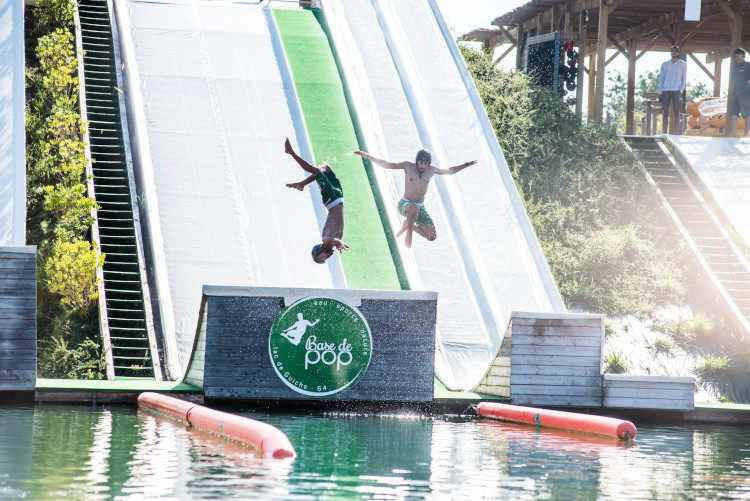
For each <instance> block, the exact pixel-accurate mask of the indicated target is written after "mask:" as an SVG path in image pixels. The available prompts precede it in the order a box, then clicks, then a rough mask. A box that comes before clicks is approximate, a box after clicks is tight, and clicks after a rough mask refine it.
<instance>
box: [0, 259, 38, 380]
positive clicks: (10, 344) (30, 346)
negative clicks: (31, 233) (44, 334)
mask: <svg viewBox="0 0 750 501" xmlns="http://www.w3.org/2000/svg"><path fill="white" fill-rule="evenodd" d="M35 387H36V247H0V391H2V390H11V391H26V390H29V391H33V390H34V388H35Z"/></svg>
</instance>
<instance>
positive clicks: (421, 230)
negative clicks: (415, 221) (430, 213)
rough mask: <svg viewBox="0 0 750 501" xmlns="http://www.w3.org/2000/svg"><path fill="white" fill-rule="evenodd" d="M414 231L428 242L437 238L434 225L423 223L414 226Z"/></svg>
mask: <svg viewBox="0 0 750 501" xmlns="http://www.w3.org/2000/svg"><path fill="white" fill-rule="evenodd" d="M414 231H415V232H417V233H418V234H419V235H421V236H423V237H424V238H426V239H427V240H429V241H430V242H432V241H433V240H435V239H436V238H437V231H435V225H432V224H424V225H422V226H415V227H414Z"/></svg>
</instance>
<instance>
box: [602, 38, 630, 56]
mask: <svg viewBox="0 0 750 501" xmlns="http://www.w3.org/2000/svg"><path fill="white" fill-rule="evenodd" d="M607 40H609V41H610V42H612V45H614V46H615V48H616V49H617V50H619V51H620V53H621V54H622V55H623V56H625V57H626V58H629V57H630V53H629V52H628V51H627V50H625V49H624V48H623V47H622V45H620V44H619V43H618V42H617V40H615V39H614V38H612V37H611V36H609V35H607Z"/></svg>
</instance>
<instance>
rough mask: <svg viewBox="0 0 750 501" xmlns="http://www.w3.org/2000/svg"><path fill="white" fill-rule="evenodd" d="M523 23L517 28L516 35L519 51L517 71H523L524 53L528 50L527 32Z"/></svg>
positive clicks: (517, 53)
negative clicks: (526, 44) (526, 45)
mask: <svg viewBox="0 0 750 501" xmlns="http://www.w3.org/2000/svg"><path fill="white" fill-rule="evenodd" d="M524 27H525V25H524V24H523V23H521V24H519V25H518V28H516V34H517V35H518V50H517V51H516V70H518V71H521V69H522V63H523V53H524V51H525V50H526V47H525V43H526V30H525V29H524Z"/></svg>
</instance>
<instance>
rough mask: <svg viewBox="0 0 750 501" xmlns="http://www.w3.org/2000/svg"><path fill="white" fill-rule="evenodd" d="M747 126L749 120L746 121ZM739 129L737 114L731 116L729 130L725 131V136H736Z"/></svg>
mask: <svg viewBox="0 0 750 501" xmlns="http://www.w3.org/2000/svg"><path fill="white" fill-rule="evenodd" d="M745 127H747V121H745ZM736 130H737V115H730V116H729V125H727V130H725V131H724V137H734V133H735V131H736Z"/></svg>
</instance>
